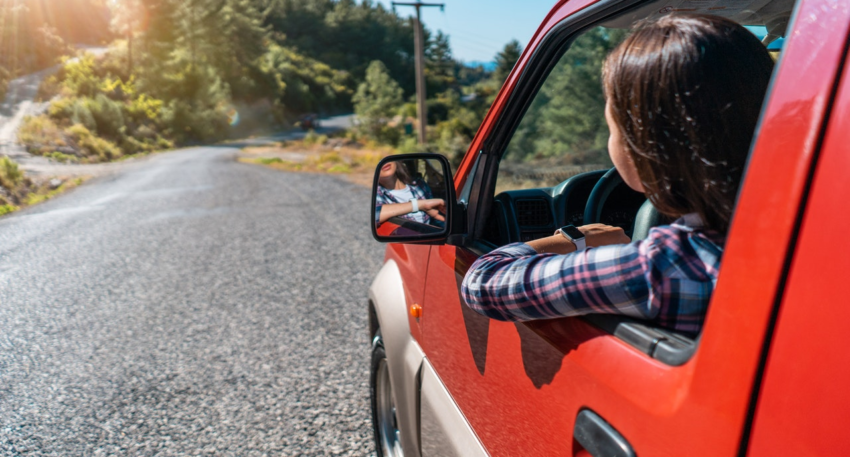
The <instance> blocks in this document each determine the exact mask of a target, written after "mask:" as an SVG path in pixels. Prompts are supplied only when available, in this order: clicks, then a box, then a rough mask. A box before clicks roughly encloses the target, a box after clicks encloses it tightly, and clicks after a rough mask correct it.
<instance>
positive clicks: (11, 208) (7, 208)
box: [0, 203, 19, 216]
mask: <svg viewBox="0 0 850 457" xmlns="http://www.w3.org/2000/svg"><path fill="white" fill-rule="evenodd" d="M18 209H19V208H18V207H17V206H15V205H10V204H8V203H7V204H5V205H0V216H3V215H5V214H9V213H12V212H15V211H17V210H18Z"/></svg>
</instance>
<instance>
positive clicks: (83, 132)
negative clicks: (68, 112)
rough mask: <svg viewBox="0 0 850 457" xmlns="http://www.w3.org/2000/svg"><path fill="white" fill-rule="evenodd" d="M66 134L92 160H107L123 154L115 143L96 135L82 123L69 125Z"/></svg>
mask: <svg viewBox="0 0 850 457" xmlns="http://www.w3.org/2000/svg"><path fill="white" fill-rule="evenodd" d="M65 134H66V135H67V136H68V137H69V138H70V139H71V141H73V143H74V144H75V145H77V146H78V147H79V149H80V150H81V151H82V153H83V155H85V156H87V157H89V158H90V160H91V161H95V162H107V161H110V160H114V159H117V158H119V157H121V156H122V155H123V154H122V152H121V150H120V149H119V148H118V146H117V145H116V144H115V143H113V142H111V141H109V140H106V139H104V138H101V137H98V136H96V135H94V134H93V133H92V132H91V131H90V130H89V129H87V128H86V126H84V125H82V124H74V125H72V126H71V127H68V128H67V129H65Z"/></svg>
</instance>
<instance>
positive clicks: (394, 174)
mask: <svg viewBox="0 0 850 457" xmlns="http://www.w3.org/2000/svg"><path fill="white" fill-rule="evenodd" d="M444 173H445V170H443V167H442V164H441V163H440V162H439V161H435V160H424V159H401V158H399V159H398V160H394V161H389V162H387V163H385V164H383V165H382V166H381V167H380V168H379V169H378V170H377V175H378V176H377V188H376V189H375V200H376V201H375V213H376V214H375V225H376V227H377V229H378V231H379V232H383V233H384V234H389V235H390V236H409V235H411V234H422V233H435V232H439V231H442V230H443V229H444V227H445V220H446V217H445V215H446V201H445V196H446V192H447V190H446V188H445V186H446V182H445V176H444ZM387 223H389V224H387ZM388 226H389V227H388ZM390 227H392V228H390Z"/></svg>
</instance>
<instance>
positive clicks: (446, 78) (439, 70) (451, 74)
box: [425, 31, 457, 94]
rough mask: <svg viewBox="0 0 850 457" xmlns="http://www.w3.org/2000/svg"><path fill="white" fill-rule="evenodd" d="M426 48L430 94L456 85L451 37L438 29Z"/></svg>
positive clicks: (426, 68)
mask: <svg viewBox="0 0 850 457" xmlns="http://www.w3.org/2000/svg"><path fill="white" fill-rule="evenodd" d="M427 43H428V46H427V47H426V48H425V79H426V81H427V84H428V91H427V93H429V94H437V93H440V92H444V91H445V90H446V89H449V88H451V87H454V86H456V84H457V77H456V75H455V60H454V59H453V58H452V48H451V46H450V45H449V37H448V36H447V35H445V34H443V32H442V31H438V32H437V35H436V36H435V37H434V38H433V39H430V38H429V39H428V41H427Z"/></svg>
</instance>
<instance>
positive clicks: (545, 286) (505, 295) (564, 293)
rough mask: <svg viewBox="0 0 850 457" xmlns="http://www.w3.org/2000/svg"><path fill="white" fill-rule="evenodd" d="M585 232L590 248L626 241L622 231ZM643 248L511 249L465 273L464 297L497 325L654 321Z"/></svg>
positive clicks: (540, 245)
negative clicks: (586, 318) (614, 318)
mask: <svg viewBox="0 0 850 457" xmlns="http://www.w3.org/2000/svg"><path fill="white" fill-rule="evenodd" d="M581 229H582V231H584V232H585V234H586V236H587V241H588V244H589V245H591V246H593V245H597V246H598V245H600V244H604V243H605V242H612V241H616V240H622V239H626V240H627V239H628V238H626V237H625V235H624V234H622V230H619V229H618V230H613V228H612V227H608V226H602V225H601V224H594V225H593V226H585V227H582V228H581ZM618 231H619V234H618V233H617V232H618ZM643 243H644V242H637V243H631V244H616V245H611V246H604V247H599V248H594V249H589V250H585V251H582V252H572V251H574V250H575V245H573V243H572V242H570V241H569V240H567V239H566V238H564V237H563V236H561V235H557V236H552V237H547V238H543V239H540V240H535V241H532V242H530V243H528V244H523V243H514V244H510V245H508V246H505V247H503V248H500V249H497V250H495V251H493V252H491V253H489V254H486V255H484V256H482V257H481V258H479V259H478V260H477V261H476V262H475V263H474V264H473V265H472V267H471V268H470V269H469V271H468V272H467V274H466V277H465V278H464V280H463V285H462V288H461V292H462V295H463V297H464V299H465V300H466V303H467V304H468V305H469V307H470V308H472V309H473V310H475V311H477V312H479V313H481V314H483V315H485V316H488V317H491V318H493V319H498V320H506V321H527V320H534V319H548V318H555V317H566V316H577V315H581V314H588V313H615V314H626V315H630V316H633V317H639V318H651V317H653V316H654V315H655V314H656V313H657V311H658V310H657V309H654V308H653V307H651V306H650V305H649V301H650V300H649V284H648V282H647V276H646V272H647V270H648V269H649V264H648V263H649V262H648V257H647V255H646V252H645V251H643V252H642V246H643ZM568 252H569V253H568Z"/></svg>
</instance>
